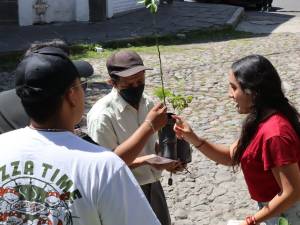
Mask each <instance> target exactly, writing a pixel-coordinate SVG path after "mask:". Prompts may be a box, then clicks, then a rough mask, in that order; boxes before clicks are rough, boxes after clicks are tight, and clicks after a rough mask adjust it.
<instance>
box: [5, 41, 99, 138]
mask: <svg viewBox="0 0 300 225" xmlns="http://www.w3.org/2000/svg"><path fill="white" fill-rule="evenodd" d="M45 47H57V48H60V49H61V50H63V51H64V53H65V54H67V55H69V53H70V49H69V47H68V44H67V43H66V42H65V41H63V40H60V39H53V40H51V41H46V42H35V43H33V44H31V46H30V48H29V49H28V50H27V51H26V53H25V56H26V55H28V54H31V53H32V51H35V50H38V49H40V48H45ZM73 63H74V65H75V66H76V69H77V70H78V72H79V74H80V76H81V77H82V78H83V79H85V78H88V77H90V76H92V75H93V73H94V69H93V67H92V66H91V65H90V64H89V63H88V62H86V61H80V60H77V61H73ZM0 105H1V107H0V134H2V133H5V132H8V131H11V130H16V129H18V128H22V127H26V126H27V125H29V122H30V121H29V117H28V115H27V114H26V112H25V110H24V108H23V106H22V103H21V100H20V98H19V97H18V96H17V95H16V90H15V89H11V90H7V91H2V92H0Z"/></svg>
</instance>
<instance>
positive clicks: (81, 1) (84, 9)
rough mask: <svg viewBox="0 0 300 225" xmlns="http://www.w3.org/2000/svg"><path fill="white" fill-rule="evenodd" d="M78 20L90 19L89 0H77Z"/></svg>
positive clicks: (76, 12) (76, 11)
mask: <svg viewBox="0 0 300 225" xmlns="http://www.w3.org/2000/svg"><path fill="white" fill-rule="evenodd" d="M74 2H75V15H76V21H89V19H90V10H89V1H88V0H75V1H74Z"/></svg>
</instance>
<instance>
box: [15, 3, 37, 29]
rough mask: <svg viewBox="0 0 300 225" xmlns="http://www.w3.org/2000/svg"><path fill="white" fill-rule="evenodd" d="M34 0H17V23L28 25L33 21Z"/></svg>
mask: <svg viewBox="0 0 300 225" xmlns="http://www.w3.org/2000/svg"><path fill="white" fill-rule="evenodd" d="M34 2H35V0H18V8H19V9H18V10H19V25H20V26H28V25H32V23H33V15H34V11H33V7H32V6H33V5H34Z"/></svg>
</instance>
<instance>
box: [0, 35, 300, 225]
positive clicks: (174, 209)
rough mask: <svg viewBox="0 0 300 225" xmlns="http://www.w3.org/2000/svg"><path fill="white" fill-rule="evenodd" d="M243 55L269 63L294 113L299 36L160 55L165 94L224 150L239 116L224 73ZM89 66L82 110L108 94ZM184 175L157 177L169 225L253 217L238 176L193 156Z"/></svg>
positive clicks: (101, 69) (152, 80)
mask: <svg viewBox="0 0 300 225" xmlns="http://www.w3.org/2000/svg"><path fill="white" fill-rule="evenodd" d="M249 54H262V55H265V56H267V57H268V58H269V59H270V60H271V62H272V63H273V64H274V65H275V67H276V68H277V69H278V71H279V73H280V75H281V77H282V80H283V81H284V87H285V90H286V95H287V96H288V97H289V98H290V100H291V101H292V102H294V103H295V105H296V107H298V109H300V92H299V87H300V75H299V72H300V63H299V62H300V34H272V35H270V36H261V37H259V36H255V37H252V38H241V39H235V40H226V41H218V42H207V43H199V44H188V45H180V46H175V47H174V46H172V50H168V49H167V48H166V49H165V50H163V51H162V60H163V66H164V71H165V84H166V86H167V88H170V89H172V90H176V92H177V93H184V94H190V95H193V96H194V99H193V102H192V103H191V104H190V107H189V108H187V109H186V110H185V111H184V112H183V115H185V117H187V118H188V121H190V123H191V124H192V125H193V127H194V129H195V130H196V131H197V133H198V134H201V135H202V136H203V137H205V138H206V139H208V140H211V141H214V142H217V143H222V144H230V143H232V142H233V141H234V140H235V139H236V138H237V137H238V133H239V129H240V124H241V120H242V118H243V116H241V115H239V114H237V112H236V109H235V104H234V103H233V102H232V101H231V100H230V99H229V98H228V96H227V92H228V84H227V72H228V70H229V68H230V65H231V63H232V62H233V61H235V60H236V59H239V58H241V57H243V56H246V55H249ZM141 55H142V57H143V59H144V62H145V64H146V65H147V66H150V67H153V68H154V70H153V71H149V72H147V80H146V85H147V87H146V93H147V94H148V95H150V96H152V95H153V89H154V87H156V86H158V85H159V76H158V72H159V68H158V59H157V56H156V54H152V53H142V54H141ZM91 63H92V64H93V65H94V67H95V70H96V74H97V76H98V77H97V78H96V79H95V80H94V83H93V84H92V85H91V86H90V88H89V90H88V96H87V105H86V109H87V110H88V109H89V108H90V107H91V105H92V104H93V103H94V102H95V101H96V100H97V99H98V98H99V97H100V96H102V95H103V94H105V93H107V92H108V91H109V89H108V87H107V85H105V83H103V82H102V81H104V80H105V79H106V78H107V77H106V76H105V74H106V71H105V59H104V58H100V59H97V60H91ZM0 77H1V79H2V81H1V82H0V83H1V85H0V91H1V90H3V89H8V88H9V87H11V86H12V82H11V79H12V78H11V76H9V75H8V73H3V74H2V75H1V76H0ZM99 88H102V90H100V89H99ZM170 111H172V109H170ZM188 169H189V171H190V172H191V174H189V173H187V172H182V173H179V174H176V175H173V185H172V186H168V184H167V180H168V177H169V174H168V173H164V174H163V175H164V176H163V178H162V183H163V186H164V190H165V194H166V198H167V201H168V205H169V208H170V212H171V217H172V221H173V224H174V225H196V224H197V225H225V224H226V221H227V220H228V219H231V218H236V219H242V218H244V217H245V216H246V215H248V214H251V213H253V212H255V210H256V205H255V202H254V201H252V200H250V198H249V195H248V192H247V188H246V186H245V183H244V180H243V176H242V174H241V173H240V172H237V173H233V171H232V168H230V167H224V166H221V165H216V164H215V163H213V162H211V161H209V160H207V159H206V158H205V157H204V156H203V155H202V154H201V153H200V152H198V151H197V150H194V152H193V161H192V163H190V164H189V166H188ZM293 225H294V224H293Z"/></svg>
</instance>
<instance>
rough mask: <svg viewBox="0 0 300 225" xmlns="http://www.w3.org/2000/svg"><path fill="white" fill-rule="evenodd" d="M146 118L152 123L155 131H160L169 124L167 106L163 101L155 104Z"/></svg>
mask: <svg viewBox="0 0 300 225" xmlns="http://www.w3.org/2000/svg"><path fill="white" fill-rule="evenodd" d="M145 120H147V121H149V122H150V123H151V124H152V126H153V128H154V130H155V131H158V130H159V129H160V128H162V127H164V126H165V125H166V124H167V120H168V118H167V107H166V106H165V105H163V104H162V103H159V104H157V105H155V106H154V107H153V108H152V109H151V110H150V111H149V112H148V114H147V116H146V119H145Z"/></svg>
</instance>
